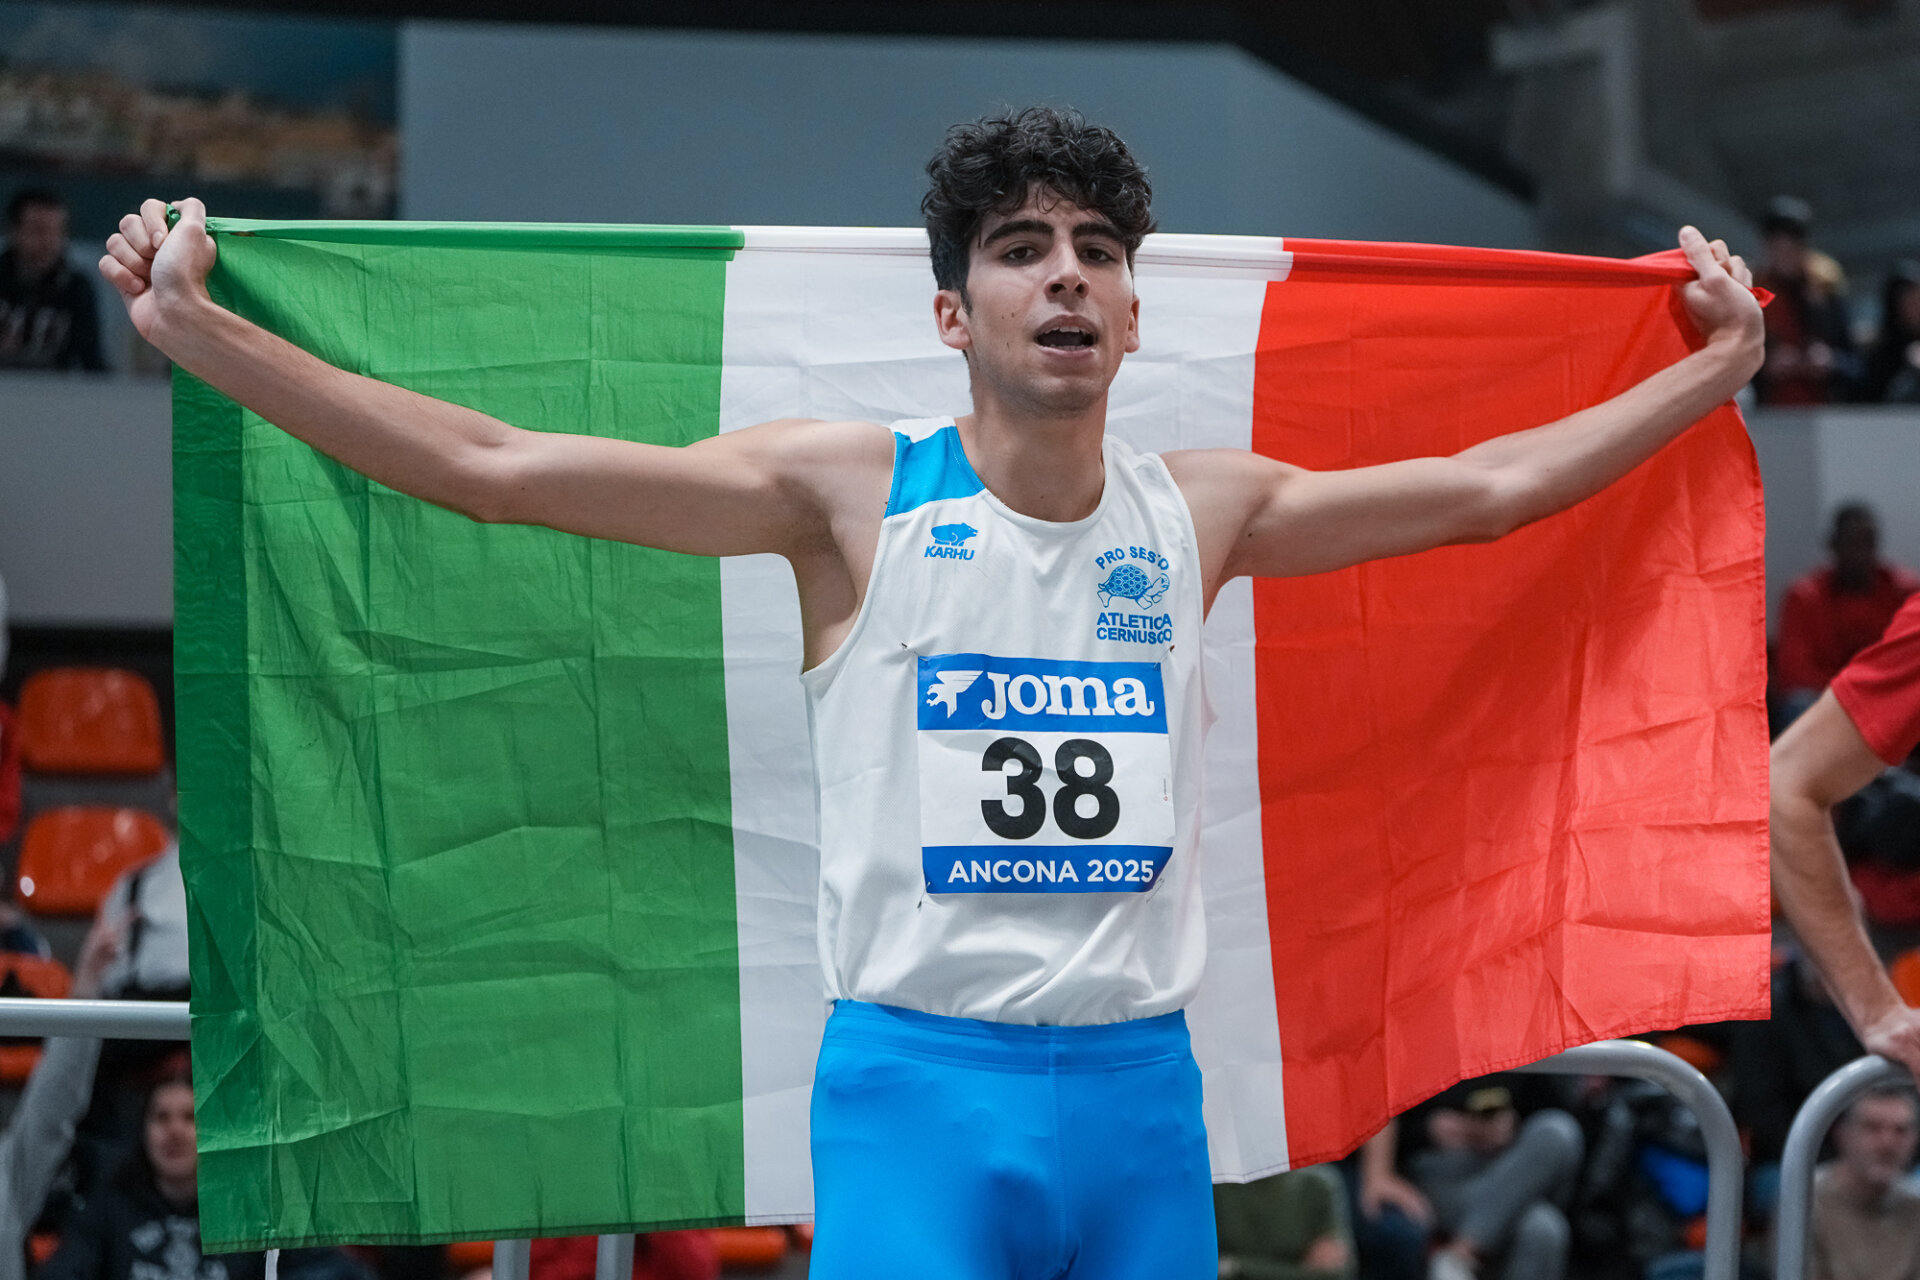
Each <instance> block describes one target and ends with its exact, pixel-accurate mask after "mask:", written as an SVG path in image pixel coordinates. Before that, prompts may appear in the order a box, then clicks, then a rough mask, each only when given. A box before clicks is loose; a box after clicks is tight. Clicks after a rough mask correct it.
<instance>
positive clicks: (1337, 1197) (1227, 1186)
mask: <svg viewBox="0 0 1920 1280" xmlns="http://www.w3.org/2000/svg"><path fill="white" fill-rule="evenodd" d="M1213 1216H1214V1222H1215V1223H1216V1225H1217V1227H1218V1230H1219V1233H1220V1280H1316V1278H1317V1280H1353V1276H1354V1251H1353V1233H1352V1232H1351V1231H1350V1230H1348V1228H1347V1212H1346V1188H1345V1187H1344V1186H1342V1185H1341V1182H1340V1178H1339V1175H1338V1174H1336V1173H1334V1171H1333V1170H1332V1169H1330V1168H1328V1167H1326V1166H1324V1165H1316V1166H1314V1167H1312V1168H1307V1169H1295V1170H1291V1171H1289V1172H1287V1173H1281V1174H1275V1175H1274V1176H1273V1177H1271V1178H1261V1179H1259V1180H1257V1181H1254V1182H1245V1183H1236V1182H1222V1183H1217V1184H1215V1186H1214V1188H1213Z"/></svg>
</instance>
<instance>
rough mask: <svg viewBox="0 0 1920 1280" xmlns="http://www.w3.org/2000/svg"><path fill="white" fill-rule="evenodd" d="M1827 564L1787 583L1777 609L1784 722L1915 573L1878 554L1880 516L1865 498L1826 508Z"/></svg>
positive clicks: (1908, 587)
mask: <svg viewBox="0 0 1920 1280" xmlns="http://www.w3.org/2000/svg"><path fill="white" fill-rule="evenodd" d="M1827 550H1829V551H1831V552H1832V553H1833V563H1832V564H1830V565H1828V566H1827V567H1825V568H1823V569H1816V570H1814V571H1813V572H1812V573H1809V574H1807V575H1806V576H1805V577H1803V578H1801V579H1799V580H1798V581H1797V582H1795V583H1794V584H1793V585H1792V586H1791V587H1788V588H1787V594H1786V599H1785V600H1784V602H1783V603H1782V605H1781V610H1780V635H1779V640H1780V645H1779V651H1778V653H1777V655H1776V657H1775V660H1774V684H1775V687H1776V689H1777V690H1778V693H1779V696H1780V699H1781V701H1782V703H1783V704H1784V707H1783V709H1784V710H1785V712H1786V718H1787V719H1788V720H1791V719H1792V718H1793V717H1795V716H1797V715H1799V714H1800V713H1801V712H1802V711H1804V710H1806V708H1807V707H1808V706H1809V705H1811V704H1812V702H1813V700H1814V699H1815V698H1817V697H1819V696H1820V691H1821V690H1822V689H1824V688H1826V687H1827V685H1828V684H1829V683H1830V682H1831V681H1832V680H1833V678H1834V676H1836V675H1838V674H1839V673H1840V668H1842V667H1844V666H1846V665H1847V663H1848V662H1849V661H1851V660H1852V659H1853V655H1854V654H1856V653H1859V652H1860V651H1861V650H1862V649H1864V648H1866V647H1867V646H1868V645H1870V644H1872V643H1873V642H1874V641H1875V640H1876V639H1878V638H1879V637H1880V634H1881V632H1883V631H1885V630H1886V629H1887V624H1888V623H1889V622H1891V621H1892V620H1893V615H1894V614H1895V613H1896V612H1897V611H1898V610H1899V608H1900V606H1901V605H1902V604H1903V603H1905V601H1906V599H1907V597H1908V596H1910V595H1912V594H1913V593H1914V592H1915V591H1920V576H1915V575H1914V574H1913V573H1911V572H1910V571H1908V570H1906V569H1903V568H1901V567H1900V566H1899V565H1893V564H1886V563H1884V562H1882V560H1881V559H1880V520H1879V517H1878V516H1876V515H1875V514H1874V512H1873V508H1872V507H1869V506H1868V505H1866V504H1865V503H1864V502H1850V503H1848V504H1847V505H1845V506H1843V507H1841V508H1840V509H1839V510H1838V511H1836V512H1834V513H1833V532H1832V533H1831V534H1829V535H1828V537H1827Z"/></svg>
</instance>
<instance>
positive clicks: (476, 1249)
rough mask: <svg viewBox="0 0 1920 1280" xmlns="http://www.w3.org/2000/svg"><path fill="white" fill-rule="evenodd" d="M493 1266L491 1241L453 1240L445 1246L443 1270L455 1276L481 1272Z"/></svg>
mask: <svg viewBox="0 0 1920 1280" xmlns="http://www.w3.org/2000/svg"><path fill="white" fill-rule="evenodd" d="M492 1265H493V1241H491V1240H455V1241H454V1242H453V1243H452V1244H450V1245H448V1246H447V1265H446V1268H445V1270H447V1271H448V1272H449V1273H451V1274H453V1275H456V1276H463V1275H466V1274H467V1273H468V1272H469V1271H482V1270H485V1269H487V1268H489V1267H491V1266H492Z"/></svg>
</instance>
